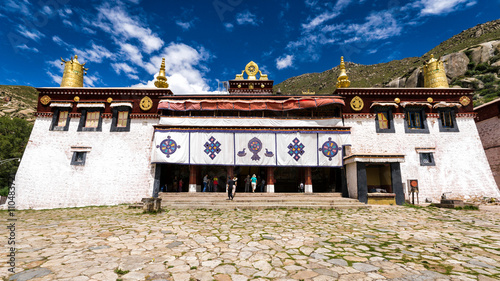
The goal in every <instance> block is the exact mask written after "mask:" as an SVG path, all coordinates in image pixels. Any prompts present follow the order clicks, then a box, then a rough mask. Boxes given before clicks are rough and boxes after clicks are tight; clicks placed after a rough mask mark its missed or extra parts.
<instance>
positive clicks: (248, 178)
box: [245, 175, 250, 192]
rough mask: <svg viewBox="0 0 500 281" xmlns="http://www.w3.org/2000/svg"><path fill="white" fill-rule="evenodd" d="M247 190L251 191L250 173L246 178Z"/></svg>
mask: <svg viewBox="0 0 500 281" xmlns="http://www.w3.org/2000/svg"><path fill="white" fill-rule="evenodd" d="M245 192H250V175H247V177H246V178H245Z"/></svg>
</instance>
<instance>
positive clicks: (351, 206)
mask: <svg viewBox="0 0 500 281" xmlns="http://www.w3.org/2000/svg"><path fill="white" fill-rule="evenodd" d="M368 208H371V206H370V205H365V204H359V205H357V204H348V205H307V204H303V205H299V206H296V205H261V204H250V205H238V204H217V205H196V207H195V208H193V205H192V204H183V205H174V206H163V209H207V210H220V209H232V210H233V209H242V210H264V209H368Z"/></svg>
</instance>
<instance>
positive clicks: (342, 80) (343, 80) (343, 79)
mask: <svg viewBox="0 0 500 281" xmlns="http://www.w3.org/2000/svg"><path fill="white" fill-rule="evenodd" d="M350 85H351V81H349V77H347V73H346V71H345V63H344V57H340V75H339V77H338V78H337V88H347V87H349V86H350Z"/></svg>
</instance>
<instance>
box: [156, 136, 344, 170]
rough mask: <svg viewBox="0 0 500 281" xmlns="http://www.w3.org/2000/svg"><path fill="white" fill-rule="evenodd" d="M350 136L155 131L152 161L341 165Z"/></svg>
mask: <svg viewBox="0 0 500 281" xmlns="http://www.w3.org/2000/svg"><path fill="white" fill-rule="evenodd" d="M348 144H350V135H349V134H348V133H347V134H346V133H338V132H335V131H332V132H326V133H325V132H324V131H320V132H295V131H294V132H290V131H279V130H277V131H263V132H260V131H253V130H246V131H242V130H238V131H234V130H220V129H219V130H203V129H202V130H194V129H193V130H175V129H172V130H168V129H166V130H161V129H158V130H156V131H155V137H154V140H153V147H152V156H151V162H153V163H178V164H194V165H231V166H310V167H340V166H342V163H343V162H342V149H343V146H344V145H348Z"/></svg>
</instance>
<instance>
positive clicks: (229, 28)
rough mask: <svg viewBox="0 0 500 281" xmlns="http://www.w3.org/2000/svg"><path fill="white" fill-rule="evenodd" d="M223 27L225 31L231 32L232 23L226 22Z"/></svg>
mask: <svg viewBox="0 0 500 281" xmlns="http://www.w3.org/2000/svg"><path fill="white" fill-rule="evenodd" d="M224 27H225V28H226V30H227V31H229V32H231V31H233V28H234V25H233V24H232V23H229V22H226V23H224Z"/></svg>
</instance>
